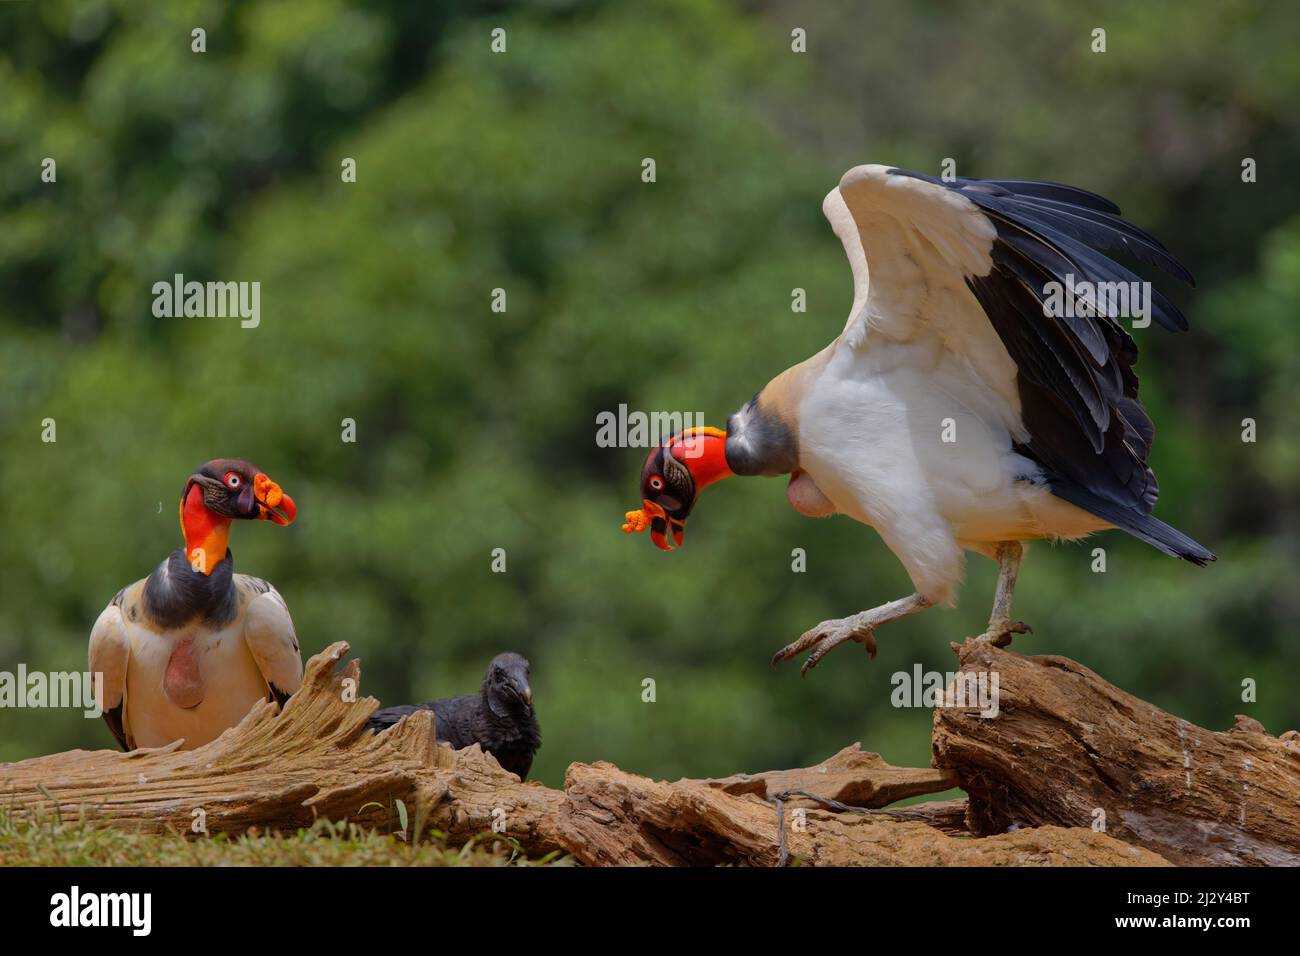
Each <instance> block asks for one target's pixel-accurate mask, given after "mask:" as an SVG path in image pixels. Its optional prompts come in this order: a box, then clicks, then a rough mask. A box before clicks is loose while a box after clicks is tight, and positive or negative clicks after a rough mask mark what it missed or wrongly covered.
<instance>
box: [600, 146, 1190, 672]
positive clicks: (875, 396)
mask: <svg viewBox="0 0 1300 956" xmlns="http://www.w3.org/2000/svg"><path fill="white" fill-rule="evenodd" d="M822 211H823V212H824V213H825V214H826V218H827V219H828V220H830V224H831V228H832V229H834V231H835V234H836V235H837V236H838V237H839V239H840V241H841V242H842V243H843V244H844V250H845V252H846V253H847V254H848V258H849V264H850V266H851V267H852V270H853V293H854V294H853V308H852V310H851V311H850V312H849V318H848V322H847V323H846V324H845V326H844V331H843V332H841V333H840V335H839V337H838V338H837V339H835V341H833V342H831V343H830V344H829V345H828V346H826V348H824V349H822V351H820V352H819V353H817V354H816V355H814V356H813V357H812V358H810V359H808V360H807V361H804V362H801V363H800V364H798V365H796V366H794V367H793V368H790V369H787V370H786V371H784V372H782V373H781V374H780V375H778V376H777V377H776V378H774V379H773V380H772V381H771V382H769V383H768V384H767V385H766V386H764V387H763V388H762V389H761V390H760V391H759V392H758V394H757V395H755V396H754V397H753V398H752V399H750V400H749V402H747V403H746V404H745V406H744V407H743V408H741V409H740V411H738V412H736V413H735V414H734V415H732V416H731V418H730V419H729V420H728V422H727V428H726V430H725V431H724V430H721V429H717V428H693V429H687V430H686V431H684V432H682V433H680V434H677V435H674V436H672V437H671V438H668V439H667V440H665V441H664V442H662V443H661V444H660V445H659V446H657V447H656V448H655V449H654V450H653V451H651V453H650V455H649V457H648V458H647V459H646V463H645V467H644V469H643V470H642V475H641V499H642V507H641V509H640V510H638V511H631V512H628V514H627V517H626V522H625V524H624V526H623V529H624V530H625V531H628V532H636V531H642V530H645V529H646V528H649V529H650V534H651V537H652V538H653V540H654V542H655V544H656V545H658V546H659V547H660V548H662V549H664V550H671V549H672V548H673V547H674V546H675V545H680V544H681V543H682V536H683V533H684V530H685V524H686V519H687V517H688V515H690V513H691V509H692V508H693V507H694V505H695V500H696V497H697V496H698V495H699V493H700V491H702V490H703V489H704V488H705V487H706V486H708V485H709V484H712V483H713V482H715V481H717V480H719V479H721V478H726V477H730V476H732V475H785V474H788V475H789V476H790V482H789V486H788V488H787V491H786V493H787V496H788V497H789V500H790V503H791V505H793V506H794V507H795V509H797V510H798V511H799V512H801V513H803V514H806V515H811V516H824V515H829V514H835V513H839V514H845V515H848V516H849V517H851V518H854V519H856V520H857V521H860V522H862V523H863V524H866V525H870V526H871V527H873V528H875V529H876V531H877V532H879V534H880V536H881V537H882V538H883V539H884V541H885V544H887V545H888V546H889V548H890V550H891V551H893V552H894V554H895V555H896V556H897V557H898V559H899V560H900V561H901V562H902V563H903V566H904V567H905V568H906V569H907V572H908V574H909V575H910V576H911V579H912V583H913V585H914V586H915V589H916V590H915V593H913V594H911V595H909V596H907V597H903V598H901V599H899V600H895V601H891V602H889V603H887V604H882V605H881V606H879V607H877V608H873V609H871V610H868V611H862V612H861V613H858V614H854V615H852V616H850V617H846V618H841V619H836V620H829V621H823V622H822V623H820V624H818V625H817V626H816V627H814V628H811V629H810V630H808V631H807V632H805V633H804V634H803V635H802V636H801V637H800V638H799V639H798V640H796V641H794V642H793V643H791V644H789V645H787V646H786V647H784V648H782V649H781V650H780V651H778V652H777V653H776V655H775V656H774V657H773V664H776V663H778V662H780V661H786V660H790V659H791V658H793V657H795V656H797V655H799V654H802V653H804V652H809V654H808V657H807V659H806V660H805V662H804V664H803V668H802V673H805V674H806V673H807V672H808V670H809V668H811V667H814V666H816V664H817V663H818V662H819V661H820V660H821V659H822V658H823V657H824V656H825V655H826V654H827V653H828V652H829V651H830V650H832V649H833V648H835V647H836V646H838V645H839V644H841V643H843V642H844V641H847V640H853V641H858V642H860V643H863V644H865V645H866V646H867V648H868V650H870V651H871V652H872V654H873V655H874V653H875V630H876V629H877V628H879V627H880V626H881V625H884V624H887V623H889V622H890V621H895V620H898V619H899V618H902V617H905V616H906V615H909V614H913V613H915V612H917V611H920V610H923V609H925V608H928V607H931V606H932V605H935V604H951V603H953V601H954V599H955V595H956V591H957V587H958V585H959V584H960V582H961V579H962V573H963V570H964V565H965V552H967V551H974V552H977V553H979V554H982V555H985V556H986V557H989V558H991V559H993V560H995V561H996V562H997V563H998V567H999V575H998V583H997V590H996V593H995V597H994V601H993V613H992V615H991V617H990V620H989V625H988V630H987V631H986V632H985V633H984V634H983V635H981V636H982V637H983V638H985V639H987V640H990V641H993V642H994V643H997V644H999V645H1005V644H1006V643H1009V642H1010V640H1011V635H1012V634H1015V633H1023V632H1024V631H1026V630H1028V628H1027V627H1026V626H1025V625H1024V624H1022V623H1020V622H1018V621H1014V620H1012V618H1011V598H1012V594H1013V591H1014V589H1015V582H1016V574H1017V572H1018V570H1019V566H1020V559H1021V555H1022V545H1021V542H1024V541H1028V540H1033V539H1039V538H1047V539H1051V540H1060V539H1077V538H1081V537H1083V536H1085V535H1088V534H1091V533H1093V532H1096V531H1101V530H1103V529H1107V528H1119V529H1121V530H1123V531H1127V532H1128V533H1129V534H1131V535H1133V536H1134V537H1136V538H1139V539H1140V540H1142V541H1145V542H1146V543H1147V544H1149V545H1151V546H1153V547H1155V548H1158V549H1160V550H1161V551H1163V552H1164V553H1165V554H1168V555H1172V556H1174V557H1178V558H1183V559H1185V560H1187V561H1191V562H1192V563H1194V564H1198V565H1204V564H1205V563H1207V562H1209V561H1213V560H1214V555H1213V554H1211V553H1210V552H1209V551H1207V550H1206V549H1205V548H1203V547H1202V546H1201V545H1199V544H1197V543H1196V542H1195V541H1193V540H1192V539H1191V538H1189V537H1187V536H1186V535H1185V534H1183V533H1182V532H1180V531H1178V530H1176V529H1174V528H1172V527H1170V526H1169V525H1167V524H1165V523H1164V522H1163V521H1160V520H1158V519H1157V518H1155V517H1154V516H1153V515H1152V514H1151V511H1152V508H1153V507H1154V505H1155V502H1156V494H1157V485H1156V477H1155V475H1154V474H1153V473H1152V471H1151V469H1150V468H1149V467H1148V466H1147V456H1148V454H1149V452H1150V450H1151V441H1152V437H1153V435H1154V428H1153V426H1152V423H1151V419H1150V418H1149V417H1148V416H1147V413H1146V411H1145V409H1143V407H1142V404H1141V403H1140V402H1139V401H1138V380H1137V376H1136V375H1134V373H1133V365H1134V363H1135V361H1136V360H1137V345H1136V343H1135V342H1134V341H1133V338H1132V336H1131V335H1130V334H1129V333H1128V332H1127V331H1126V330H1125V329H1124V327H1123V325H1122V324H1121V321H1122V320H1125V319H1126V317H1125V315H1124V314H1123V313H1124V312H1125V311H1126V309H1125V308H1124V306H1123V305H1122V303H1125V300H1127V305H1128V308H1127V311H1128V312H1129V313H1130V315H1132V314H1134V312H1135V310H1134V309H1133V308H1132V306H1133V305H1134V304H1137V305H1138V306H1139V307H1140V308H1139V310H1137V312H1136V314H1139V315H1145V316H1147V318H1148V320H1149V319H1154V321H1155V322H1156V323H1157V324H1159V325H1161V326H1163V327H1164V328H1166V329H1169V330H1171V331H1177V330H1182V329H1186V328H1187V321H1186V319H1184V318H1183V316H1182V314H1181V313H1180V312H1179V311H1178V309H1177V308H1175V307H1174V305H1173V304H1172V303H1171V302H1170V301H1169V300H1168V299H1167V298H1165V296H1163V295H1162V294H1161V293H1160V292H1159V291H1158V290H1156V289H1154V288H1153V287H1152V286H1151V285H1150V284H1148V283H1142V282H1141V280H1140V279H1139V278H1138V277H1137V276H1136V275H1134V274H1133V273H1132V272H1130V271H1129V270H1128V269H1126V268H1125V267H1124V266H1122V265H1120V264H1118V263H1117V262H1115V261H1113V260H1111V259H1110V258H1108V257H1107V256H1105V255H1102V254H1101V253H1099V252H1097V251H1096V250H1097V249H1107V250H1114V251H1118V252H1122V253H1125V254H1127V255H1129V256H1131V257H1132V258H1134V259H1137V260H1138V261H1140V262H1144V263H1148V264H1150V265H1154V266H1157V267H1159V268H1161V269H1163V270H1164V271H1166V272H1168V273H1170V274H1171V275H1174V276H1177V277H1178V278H1180V279H1182V280H1184V281H1186V282H1188V283H1191V282H1192V277H1191V275H1190V273H1188V271H1187V270H1186V269H1185V268H1183V266H1182V265H1180V264H1179V263H1178V262H1177V261H1176V260H1175V259H1174V258H1173V256H1171V255H1170V254H1169V252H1168V250H1167V249H1165V247H1164V246H1163V245H1161V243H1160V242H1159V241H1158V240H1156V239H1155V238H1153V237H1152V236H1150V235H1148V234H1147V233H1146V232H1143V231H1142V230H1141V229H1138V228H1137V227H1135V226H1133V225H1131V224H1130V223H1128V222H1126V221H1125V220H1124V219H1121V218H1120V214H1119V213H1120V210H1119V208H1118V207H1117V206H1115V204H1114V203H1111V202H1109V201H1108V200H1106V199H1103V198H1102V197H1101V196H1098V195H1096V194H1094V193H1091V192H1088V191H1086V190H1083V189H1077V188H1074V187H1072V186H1064V185H1061V184H1058V183H1047V182H1031V181H1022V180H978V179H961V178H959V179H955V180H953V181H946V180H942V179H937V178H934V177H931V176H925V175H921V174H919V173H912V172H908V171H906V170H902V169H891V168H888V167H885V166H858V167H856V168H854V169H851V170H849V171H848V172H847V173H845V175H844V178H843V179H841V180H840V184H839V187H838V188H836V189H833V190H831V192H830V194H829V195H828V196H827V197H826V200H825V202H824V203H823V204H822ZM1121 291H1122V292H1123V293H1124V295H1120V294H1117V293H1119V292H1121ZM1143 303H1145V304H1143Z"/></svg>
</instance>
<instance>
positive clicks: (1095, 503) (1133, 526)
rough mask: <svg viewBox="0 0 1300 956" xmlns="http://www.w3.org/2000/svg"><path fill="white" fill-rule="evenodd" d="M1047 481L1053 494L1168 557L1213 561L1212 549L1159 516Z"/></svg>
mask: <svg viewBox="0 0 1300 956" xmlns="http://www.w3.org/2000/svg"><path fill="white" fill-rule="evenodd" d="M1050 484H1051V488H1052V494H1054V495H1056V496H1057V497H1058V498H1063V499H1065V500H1066V501H1068V502H1070V504H1072V505H1076V506H1077V507H1080V508H1082V509H1083V510H1084V511H1087V512H1088V513H1089V514H1094V515H1096V516H1097V517H1098V518H1104V519H1105V520H1107V521H1109V522H1110V523H1111V524H1113V525H1114V526H1115V527H1117V528H1119V529H1120V530H1122V531H1127V532H1128V533H1129V534H1131V535H1133V537H1135V538H1137V539H1138V540H1139V541H1145V542H1146V543H1147V544H1149V545H1151V546H1152V547H1153V548H1158V549H1159V550H1161V551H1163V552H1164V553H1165V554H1168V555H1170V556H1171V557H1175V558H1182V559H1183V560H1184V561H1190V562H1192V564H1195V565H1199V566H1200V567H1205V565H1207V564H1209V563H1210V562H1211V561H1214V560H1216V559H1215V556H1214V553H1213V552H1212V551H1210V550H1208V549H1207V548H1204V547H1202V546H1201V545H1199V544H1197V543H1196V542H1195V541H1193V540H1192V539H1191V538H1189V537H1187V535H1185V534H1183V533H1182V532H1181V531H1179V530H1178V529H1177V528H1175V527H1172V526H1170V525H1167V524H1165V523H1164V522H1163V521H1161V520H1160V519H1159V518H1155V517H1152V516H1151V515H1144V514H1141V513H1140V512H1137V511H1134V510H1132V509H1130V508H1126V507H1124V506H1123V505H1119V504H1116V503H1115V502H1113V501H1107V500H1106V499H1104V498H1101V497H1099V496H1097V495H1094V494H1092V493H1091V492H1089V491H1087V490H1085V489H1083V488H1080V487H1079V486H1078V485H1076V484H1073V483H1072V482H1068V481H1051V482H1050Z"/></svg>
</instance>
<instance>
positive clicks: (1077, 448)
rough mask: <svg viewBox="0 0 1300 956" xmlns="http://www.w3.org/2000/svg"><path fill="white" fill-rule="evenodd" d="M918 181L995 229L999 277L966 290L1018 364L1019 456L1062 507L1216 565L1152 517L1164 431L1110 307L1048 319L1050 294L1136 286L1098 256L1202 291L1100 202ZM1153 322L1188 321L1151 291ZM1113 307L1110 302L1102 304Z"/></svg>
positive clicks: (1070, 192) (1149, 239) (1078, 195)
mask: <svg viewBox="0 0 1300 956" xmlns="http://www.w3.org/2000/svg"><path fill="white" fill-rule="evenodd" d="M891 172H892V173H893V174H894V175H899V176H910V177H912V178H913V179H921V180H924V181H925V182H928V183H934V184H935V185H938V186H943V187H944V188H946V189H950V190H953V191H955V192H959V193H961V195H962V196H964V197H966V198H967V199H969V200H970V201H971V202H973V203H974V204H975V205H977V206H979V208H980V209H981V210H982V211H983V212H984V214H985V215H986V216H987V217H988V218H989V220H990V221H991V222H992V223H993V227H994V229H995V231H996V235H995V237H994V241H993V249H992V259H993V267H992V269H991V270H990V271H989V272H988V273H987V274H986V275H982V276H967V277H966V284H967V285H968V286H969V288H970V290H971V292H972V293H973V294H974V295H975V298H976V299H977V300H978V301H979V304H980V306H981V307H982V308H983V310H984V312H985V314H987V315H988V317H989V321H990V322H991V323H992V324H993V328H994V329H995V330H996V331H997V334H998V337H999V338H1000V339H1001V340H1002V344H1003V345H1004V346H1006V349H1007V352H1008V354H1009V355H1010V356H1011V358H1012V360H1013V361H1014V362H1015V363H1016V367H1017V370H1018V374H1017V388H1018V390H1019V392H1020V404H1021V414H1022V416H1023V421H1024V424H1025V428H1026V430H1027V431H1028V432H1029V437H1028V439H1027V440H1026V441H1025V442H1023V443H1017V444H1016V446H1015V447H1016V451H1018V452H1019V453H1020V454H1022V455H1024V456H1025V457H1026V458H1029V459H1031V460H1033V461H1035V462H1037V463H1038V464H1039V465H1040V466H1041V467H1042V469H1043V472H1044V473H1045V475H1046V479H1047V484H1048V487H1049V488H1050V489H1051V492H1052V493H1053V494H1054V495H1056V496H1057V497H1058V498H1063V499H1064V500H1066V501H1068V502H1070V503H1071V504H1073V505H1075V506H1076V507H1079V508H1082V509H1083V510H1085V511H1088V512H1090V513H1091V514H1094V515H1096V516H1098V517H1099V518H1103V519H1105V520H1106V521H1109V522H1110V523H1111V524H1113V525H1115V526H1116V527H1117V528H1121V529H1123V530H1124V531H1127V532H1128V533H1129V534H1131V535H1133V536H1134V537H1136V538H1139V539H1140V540H1142V541H1145V542H1146V543H1147V544H1150V545H1152V546H1154V547H1156V548H1158V549H1159V550H1161V551H1163V552H1165V553H1166V554H1169V555H1173V556H1174V557H1178V558H1183V559H1185V560H1187V561H1191V562H1193V563H1194V564H1201V565H1203V564H1205V563H1206V562H1209V561H1213V560H1214V555H1213V554H1212V553H1211V552H1210V551H1209V550H1207V549H1206V548H1204V547H1202V546H1201V545H1199V544H1197V543H1196V542H1195V541H1193V540H1192V539H1191V538H1189V537H1187V535H1185V534H1183V533H1182V532H1181V531H1178V530H1177V529H1176V528H1172V527H1170V526H1169V525H1167V524H1165V523H1164V522H1163V521H1160V520H1159V519H1157V518H1156V517H1154V516H1153V515H1152V514H1151V511H1152V509H1153V508H1154V507H1155V503H1156V496H1157V494H1158V492H1159V485H1158V484H1157V482H1156V476H1155V473H1154V472H1152V470H1151V469H1150V468H1149V467H1148V466H1147V457H1148V455H1149V454H1150V451H1151V442H1152V440H1153V438H1154V437H1155V426H1154V425H1153V424H1152V422H1151V419H1150V417H1148V415H1147V413H1146V410H1145V409H1144V408H1143V407H1142V403H1141V402H1140V401H1139V400H1138V379H1137V375H1136V374H1134V372H1133V365H1134V363H1135V362H1136V361H1137V343H1136V342H1134V341H1133V337H1132V336H1131V335H1129V333H1128V332H1127V331H1126V330H1125V329H1124V328H1123V327H1122V326H1121V325H1120V323H1119V319H1120V316H1118V315H1111V314H1107V312H1106V311H1105V309H1104V308H1101V309H1099V310H1097V311H1096V312H1095V314H1091V315H1089V314H1078V313H1076V314H1075V315H1073V316H1065V315H1061V316H1056V315H1047V314H1045V309H1044V301H1045V300H1046V298H1047V296H1048V291H1047V286H1048V284H1049V283H1058V284H1060V285H1062V286H1063V285H1065V284H1066V282H1067V276H1073V277H1074V279H1075V281H1076V283H1077V282H1085V281H1086V282H1090V283H1109V282H1122V283H1132V282H1140V281H1141V280H1140V279H1139V278H1138V276H1137V275H1135V274H1134V273H1133V272H1131V271H1129V270H1128V269H1126V268H1125V267H1124V266H1122V265H1120V264H1119V263H1117V262H1115V261H1114V260H1112V259H1110V258H1108V257H1107V256H1105V255H1102V254H1101V253H1100V252H1097V251H1096V250H1097V249H1108V250H1117V251H1120V252H1123V253H1126V254H1128V255H1130V256H1132V257H1133V258H1134V259H1136V260H1138V261H1139V262H1143V263H1146V264H1148V265H1153V266H1156V267H1158V268H1160V269H1162V270H1164V271H1165V272H1167V273H1169V274H1170V275H1173V276H1175V277H1177V278H1179V279H1181V280H1182V281H1184V282H1187V283H1189V284H1193V285H1194V284H1195V281H1194V280H1193V278H1192V274H1191V273H1190V272H1188V271H1187V269H1186V268H1184V267H1183V265H1182V264H1181V263H1179V262H1178V261H1177V260H1176V259H1175V258H1174V257H1173V256H1172V255H1171V254H1170V253H1169V250H1167V249H1166V248H1165V247H1164V246H1163V245H1162V244H1161V243H1160V241H1159V240H1158V239H1156V238H1155V237H1154V236H1152V235H1150V234H1149V233H1147V232H1144V231H1143V230H1141V229H1139V228H1138V227H1137V226H1134V225H1133V224H1132V223H1129V222H1127V221H1125V220H1124V219H1121V218H1120V210H1119V207H1118V206H1116V205H1115V204H1114V203H1112V202H1111V201H1110V200H1108V199H1105V198H1104V197H1102V196H1098V195H1097V194H1096V193H1092V192H1088V191H1087V190H1085V189H1079V188H1077V187H1074V186H1066V185H1063V184H1061V183H1049V182H1033V181H1028V180H995V179H986V180H980V179H967V178H962V177H958V178H956V179H954V180H952V181H946V180H943V179H940V178H938V177H934V176H927V175H925V174H923V173H914V172H909V171H907V170H904V169H894V170H891ZM1146 288H1148V289H1149V290H1150V306H1151V318H1152V319H1153V320H1154V321H1155V323H1156V324H1158V325H1160V326H1162V327H1163V328H1165V329H1168V330H1170V331H1172V332H1178V331H1182V330H1185V329H1186V328H1187V319H1185V318H1184V317H1183V314H1182V313H1181V312H1179V311H1178V308H1177V307H1176V306H1175V305H1174V304H1173V303H1172V302H1170V301H1169V299H1168V298H1166V297H1165V296H1164V295H1163V294H1162V293H1161V292H1160V290H1158V289H1156V288H1155V287H1154V286H1153V285H1151V286H1147V287H1146ZM1096 304H1097V305H1099V306H1103V307H1104V306H1105V305H1106V303H1105V302H1104V301H1100V302H1097V303H1096Z"/></svg>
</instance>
